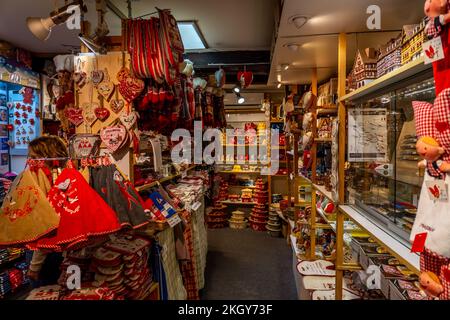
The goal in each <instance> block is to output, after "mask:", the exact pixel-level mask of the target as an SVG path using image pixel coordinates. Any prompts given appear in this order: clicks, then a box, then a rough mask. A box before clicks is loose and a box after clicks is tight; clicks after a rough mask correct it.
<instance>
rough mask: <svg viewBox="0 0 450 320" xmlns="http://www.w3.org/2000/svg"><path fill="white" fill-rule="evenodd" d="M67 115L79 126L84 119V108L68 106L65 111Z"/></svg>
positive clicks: (71, 121)
mask: <svg viewBox="0 0 450 320" xmlns="http://www.w3.org/2000/svg"><path fill="white" fill-rule="evenodd" d="M65 115H66V117H67V119H68V120H69V121H70V123H72V124H74V125H75V126H77V127H78V126H79V125H80V124H82V123H83V121H84V118H83V110H82V109H76V108H67V109H66V111H65Z"/></svg>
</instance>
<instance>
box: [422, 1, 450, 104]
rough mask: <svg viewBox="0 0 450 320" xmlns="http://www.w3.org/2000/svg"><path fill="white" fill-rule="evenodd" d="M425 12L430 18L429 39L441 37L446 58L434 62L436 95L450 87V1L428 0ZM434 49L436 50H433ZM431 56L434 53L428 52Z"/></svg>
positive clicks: (427, 31)
mask: <svg viewBox="0 0 450 320" xmlns="http://www.w3.org/2000/svg"><path fill="white" fill-rule="evenodd" d="M424 10H425V14H426V15H427V17H429V18H430V21H429V22H428V24H427V26H426V31H425V32H426V35H427V37H428V38H429V39H434V38H436V37H441V41H442V48H443V52H444V59H441V60H438V61H435V62H433V71H434V80H435V82H436V96H438V95H439V94H440V93H441V92H442V90H444V89H446V88H450V32H449V27H448V26H449V23H450V1H448V0H426V1H425V8H424ZM433 51H434V50H433ZM426 54H427V55H428V56H429V58H433V53H431V52H430V51H428V52H426Z"/></svg>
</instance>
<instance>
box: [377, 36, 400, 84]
mask: <svg viewBox="0 0 450 320" xmlns="http://www.w3.org/2000/svg"><path fill="white" fill-rule="evenodd" d="M401 66H402V35H401V34H400V35H399V36H398V37H397V38H395V39H391V40H390V41H389V42H388V43H387V44H385V45H384V46H382V47H381V48H380V54H379V56H378V63H377V77H378V78H380V77H382V76H384V75H385V74H387V73H389V72H392V71H394V70H395V69H398V68H399V67H401Z"/></svg>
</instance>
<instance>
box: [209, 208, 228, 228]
mask: <svg viewBox="0 0 450 320" xmlns="http://www.w3.org/2000/svg"><path fill="white" fill-rule="evenodd" d="M226 209H227V206H224V205H215V206H214V207H212V209H211V212H209V213H208V214H207V219H206V222H207V223H208V228H210V229H221V228H225V227H226V226H227V223H228V221H227V219H228V214H227V212H226Z"/></svg>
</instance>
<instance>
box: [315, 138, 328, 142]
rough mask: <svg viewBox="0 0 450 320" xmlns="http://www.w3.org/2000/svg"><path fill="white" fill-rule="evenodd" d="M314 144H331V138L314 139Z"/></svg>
mask: <svg viewBox="0 0 450 320" xmlns="http://www.w3.org/2000/svg"><path fill="white" fill-rule="evenodd" d="M314 142H316V143H331V142H333V139H332V138H315V139H314Z"/></svg>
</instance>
